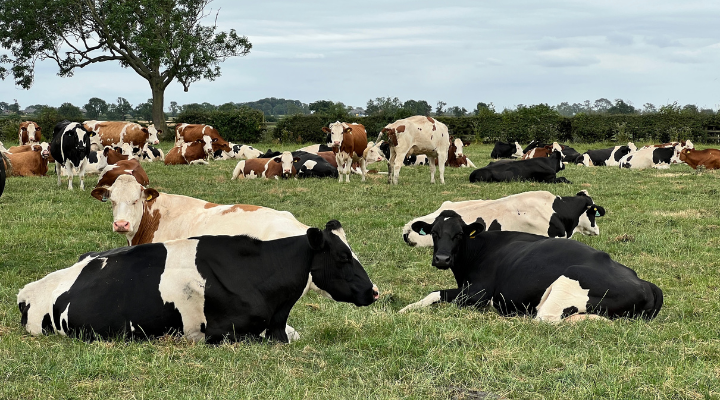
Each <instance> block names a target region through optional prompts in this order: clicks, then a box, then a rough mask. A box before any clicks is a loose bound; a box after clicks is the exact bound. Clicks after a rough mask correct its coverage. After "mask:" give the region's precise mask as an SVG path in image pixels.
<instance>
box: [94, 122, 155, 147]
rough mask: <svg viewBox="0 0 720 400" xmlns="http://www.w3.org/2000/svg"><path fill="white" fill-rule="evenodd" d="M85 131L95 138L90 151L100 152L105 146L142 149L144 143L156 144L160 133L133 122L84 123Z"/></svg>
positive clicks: (152, 126) (151, 127)
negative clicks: (126, 145) (95, 134)
mask: <svg viewBox="0 0 720 400" xmlns="http://www.w3.org/2000/svg"><path fill="white" fill-rule="evenodd" d="M83 125H84V126H85V129H87V130H88V131H94V132H95V133H97V136H96V137H94V139H95V142H94V143H93V144H92V150H95V151H100V149H102V148H103V147H105V146H113V145H121V144H122V143H129V144H130V145H132V146H136V147H143V146H144V145H145V143H146V142H150V143H151V144H158V143H160V141H159V140H158V134H159V133H162V131H158V130H157V129H155V126H154V125H152V124H150V126H148V127H147V128H146V127H144V126H142V125H140V124H136V123H134V122H126V121H94V120H92V121H85V122H83Z"/></svg>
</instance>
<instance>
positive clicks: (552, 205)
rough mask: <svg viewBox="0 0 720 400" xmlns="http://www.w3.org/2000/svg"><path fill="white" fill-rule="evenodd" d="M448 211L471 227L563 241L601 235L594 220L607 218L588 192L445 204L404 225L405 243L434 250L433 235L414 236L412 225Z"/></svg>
mask: <svg viewBox="0 0 720 400" xmlns="http://www.w3.org/2000/svg"><path fill="white" fill-rule="evenodd" d="M445 210H453V211H455V212H457V213H458V214H460V216H461V217H462V219H463V220H464V221H468V222H470V223H472V222H475V220H477V219H478V218H482V219H483V221H484V222H485V224H487V226H488V230H491V231H495V230H498V231H499V230H502V231H517V232H527V233H534V234H536V235H542V236H549V237H560V238H569V237H571V236H572V235H573V233H575V232H580V233H582V234H583V235H589V236H596V235H599V234H600V228H599V227H598V226H597V224H596V223H595V219H596V218H597V217H601V216H603V215H605V209H604V208H602V207H601V206H598V205H597V204H595V203H594V202H593V200H592V198H590V196H588V193H587V191H585V190H583V191H581V192H579V193H577V194H576V195H575V196H568V197H560V196H556V195H554V194H552V193H550V192H546V191H535V192H524V193H519V194H514V195H512V196H507V197H503V198H500V199H497V200H469V201H458V202H452V201H446V202H444V203H442V205H441V206H440V208H438V209H437V210H436V211H435V212H433V213H431V214H428V215H425V216H422V217H418V218H415V219H413V220H412V221H410V222H408V223H407V224H405V227H403V232H402V233H403V239H404V240H405V242H406V243H407V244H409V245H410V246H421V247H427V246H432V244H433V241H432V237H430V235H429V233H430V232H424V233H425V234H426V235H423V232H415V231H413V230H412V225H413V223H415V222H417V221H424V222H427V223H431V222H432V221H434V220H435V218H436V217H437V216H438V215H440V213H442V212H443V211H445ZM428 221H430V222H428Z"/></svg>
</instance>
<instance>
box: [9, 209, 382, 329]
mask: <svg viewBox="0 0 720 400" xmlns="http://www.w3.org/2000/svg"><path fill="white" fill-rule="evenodd" d="M340 229H341V226H340V223H339V222H337V221H334V220H333V221H330V222H328V223H327V226H326V227H325V229H324V230H320V229H317V228H309V229H308V230H307V233H306V234H305V235H301V236H293V237H288V238H284V239H277V240H271V241H261V240H258V239H255V238H251V237H248V236H200V237H194V238H189V239H181V240H174V241H169V242H164V243H153V244H145V245H140V246H133V247H125V248H120V249H114V250H110V251H106V252H102V253H92V254H91V255H90V256H88V257H85V258H83V259H82V260H81V261H79V262H77V263H76V264H75V265H73V266H71V267H69V268H66V269H63V270H59V271H55V272H53V273H51V274H49V275H47V276H46V277H44V278H43V279H40V280H39V281H36V282H32V283H30V284H28V285H26V286H25V287H24V288H23V289H22V290H20V292H19V293H18V296H17V303H18V308H19V309H20V312H21V314H22V316H21V324H22V325H23V326H24V327H25V329H26V330H27V331H28V332H29V333H31V334H33V335H39V334H42V333H53V332H55V333H59V334H61V335H66V336H72V337H80V338H82V339H85V340H94V339H97V338H112V337H116V336H126V337H129V338H134V339H148V338H153V337H158V336H162V335H165V334H173V333H181V334H183V335H184V336H185V337H186V338H187V339H190V340H193V341H198V340H205V341H206V342H208V343H217V342H220V341H222V340H225V339H228V340H233V341H234V340H240V339H243V338H245V337H258V336H260V335H261V334H262V333H265V337H267V338H268V339H272V340H277V341H280V342H288V336H287V334H286V330H285V329H286V323H287V319H288V316H289V314H290V310H291V309H292V307H293V305H294V304H295V303H296V302H297V301H298V299H300V297H301V296H302V295H303V294H305V293H306V292H307V290H308V288H309V286H310V279H311V278H312V282H313V283H314V284H315V285H317V287H319V288H320V289H321V290H322V291H324V293H325V294H326V296H327V297H330V298H332V299H334V300H336V301H342V302H347V303H353V304H355V305H357V306H368V305H370V304H372V303H373V302H374V301H375V300H376V299H377V298H378V295H379V294H378V292H377V288H376V287H375V286H374V285H373V283H372V282H371V281H370V279H369V278H368V276H367V273H366V272H365V270H364V269H363V267H362V265H361V264H360V263H359V262H358V261H357V259H356V258H355V257H354V255H353V253H352V250H351V249H350V247H348V246H347V245H346V244H345V243H344V242H343V240H342V239H341V238H340V236H339V235H338V233H337V231H338V230H340ZM100 288H101V289H100Z"/></svg>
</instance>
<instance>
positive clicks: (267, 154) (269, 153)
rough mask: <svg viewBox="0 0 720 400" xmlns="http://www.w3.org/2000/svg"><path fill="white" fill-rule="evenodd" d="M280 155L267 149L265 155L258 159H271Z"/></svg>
mask: <svg viewBox="0 0 720 400" xmlns="http://www.w3.org/2000/svg"><path fill="white" fill-rule="evenodd" d="M280 154H282V153H281V152H279V151H272V149H268V150H267V151H266V152H265V154H261V155H259V156H258V158H273V157H277V156H279V155H280Z"/></svg>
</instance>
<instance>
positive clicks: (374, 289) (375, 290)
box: [372, 285, 380, 300]
mask: <svg viewBox="0 0 720 400" xmlns="http://www.w3.org/2000/svg"><path fill="white" fill-rule="evenodd" d="M372 293H373V299H375V300H377V299H378V298H379V297H380V290H379V289H378V287H377V286H375V285H373V287H372Z"/></svg>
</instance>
